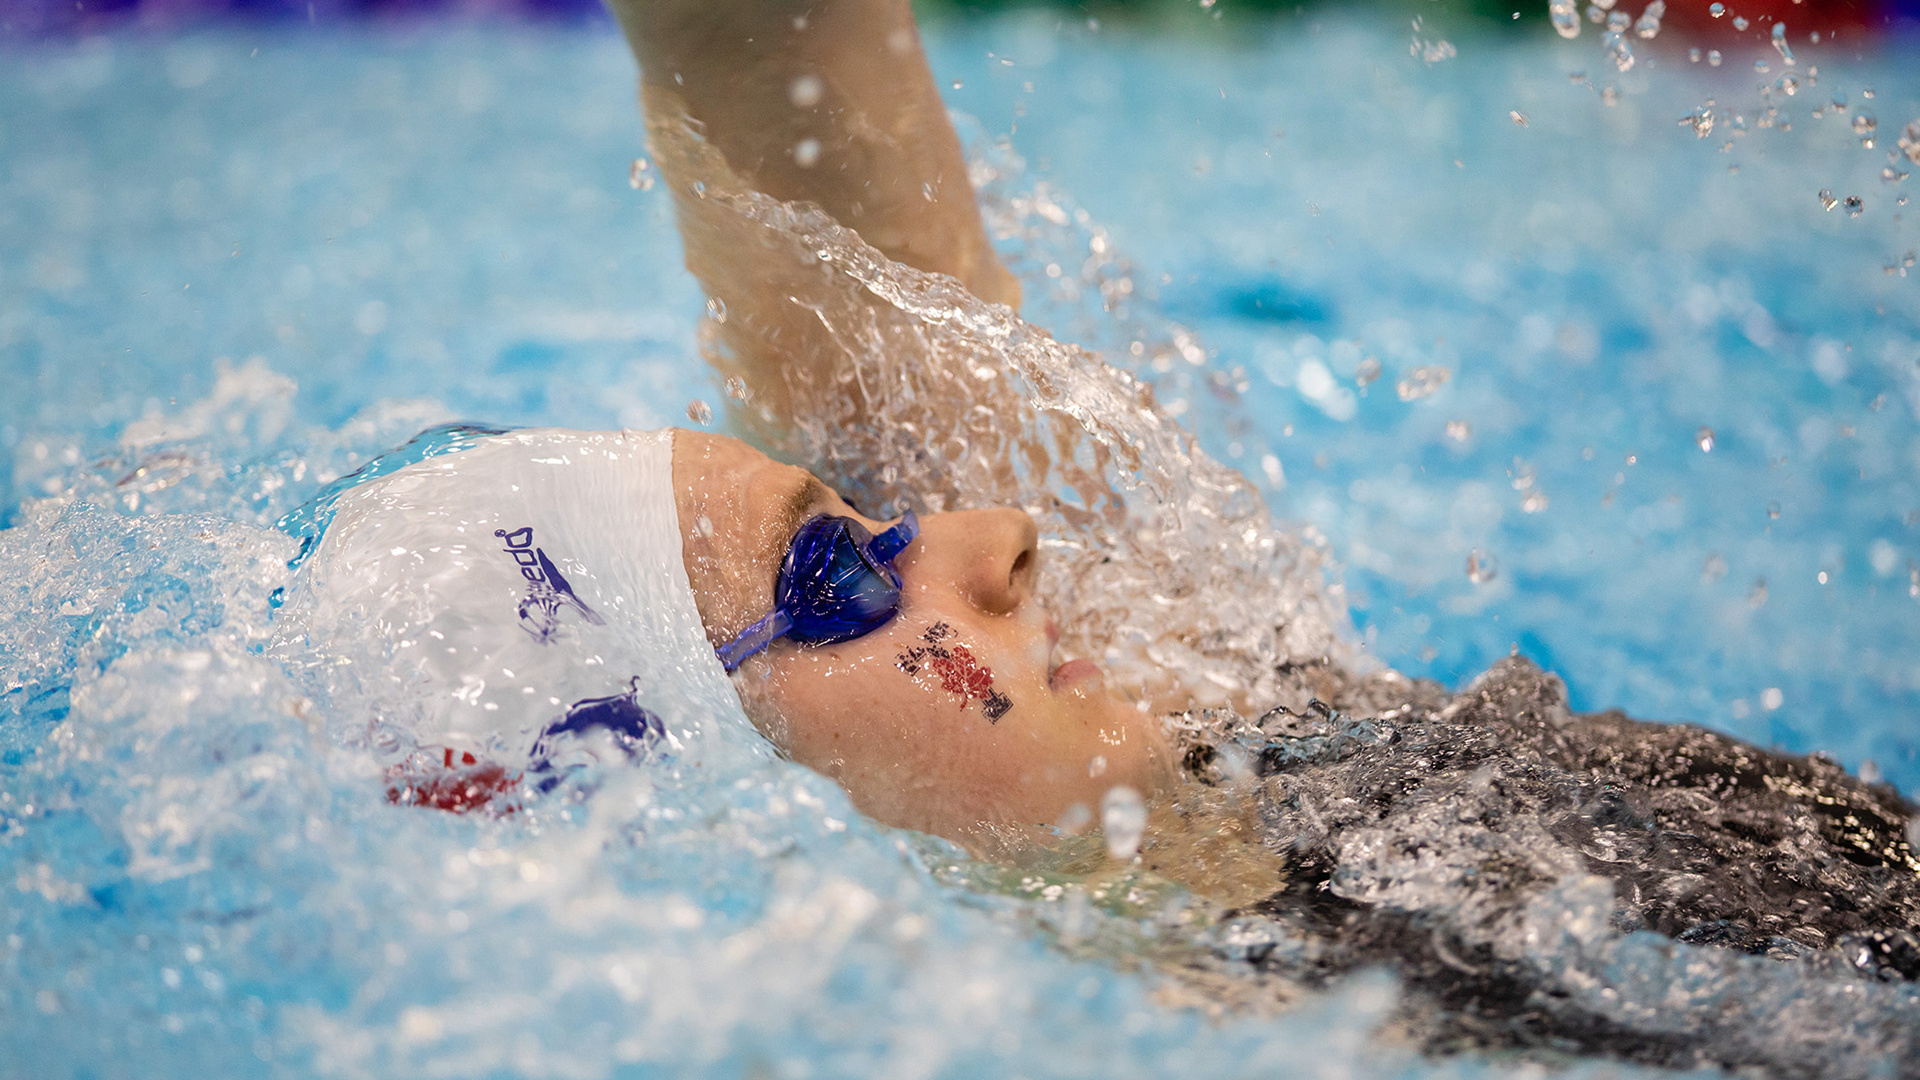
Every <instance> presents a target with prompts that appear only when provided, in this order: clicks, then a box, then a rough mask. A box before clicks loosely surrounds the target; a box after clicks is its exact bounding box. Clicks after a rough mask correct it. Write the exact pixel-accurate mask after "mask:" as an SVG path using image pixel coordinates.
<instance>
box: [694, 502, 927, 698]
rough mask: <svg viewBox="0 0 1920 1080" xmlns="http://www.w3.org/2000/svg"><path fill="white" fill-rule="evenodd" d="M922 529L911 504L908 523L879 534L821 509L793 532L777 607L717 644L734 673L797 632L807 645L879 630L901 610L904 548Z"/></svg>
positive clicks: (777, 589)
mask: <svg viewBox="0 0 1920 1080" xmlns="http://www.w3.org/2000/svg"><path fill="white" fill-rule="evenodd" d="M918 535H920V519H918V518H916V517H914V516H913V511H911V510H909V511H907V512H906V513H905V514H902V515H901V517H900V524H898V525H895V526H894V527H893V528H891V529H888V530H887V531H886V532H883V533H881V534H880V535H879V536H875V535H873V534H872V533H870V532H868V531H867V529H866V526H864V525H862V524H860V523H859V522H858V521H855V520H853V519H852V518H849V517H834V516H831V515H828V514H819V515H817V516H815V517H812V518H809V519H807V523H806V524H804V525H802V526H800V530H799V531H798V532H796V533H794V534H793V543H792V544H791V545H790V546H789V547H788V548H787V558H786V561H785V562H783V563H781V564H780V577H779V580H778V581H776V582H775V583H774V587H773V610H772V611H770V612H768V613H767V615H766V617H765V618H762V619H761V620H760V621H759V622H756V623H754V624H753V625H752V626H749V627H747V628H746V629H745V630H743V631H741V632H740V636H739V637H737V638H734V639H733V640H732V641H731V642H728V643H727V644H726V645H724V646H722V647H721V648H718V649H715V650H714V652H715V653H716V654H717V655H718V656H719V657H720V663H721V664H723V665H725V666H726V669H727V672H728V674H732V672H733V670H734V669H735V668H737V667H739V666H740V665H741V663H742V662H743V661H745V660H746V659H747V658H748V657H750V656H752V655H753V654H754V653H757V652H759V651H760V650H762V649H764V648H766V647H767V646H769V645H771V644H773V643H774V642H775V641H778V640H779V639H781V638H782V637H790V638H792V639H793V640H795V641H798V642H800V643H801V644H803V645H831V644H833V643H834V642H836V641H851V640H852V639H854V638H857V637H860V636H862V635H864V634H871V633H873V632H874V631H875V630H878V629H880V628H881V627H882V626H885V625H886V624H887V623H888V622H889V621H891V620H892V618H893V616H894V614H895V613H897V612H898V611H899V610H900V572H899V571H897V570H895V569H894V568H893V560H894V557H895V556H896V555H899V554H900V553H901V552H902V551H905V550H906V548H907V545H908V544H911V543H913V538H914V537H916V536H918Z"/></svg>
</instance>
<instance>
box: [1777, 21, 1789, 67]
mask: <svg viewBox="0 0 1920 1080" xmlns="http://www.w3.org/2000/svg"><path fill="white" fill-rule="evenodd" d="M1773 48H1774V51H1775V52H1778V53H1779V54H1780V60H1781V62H1782V63H1784V64H1786V65H1787V66H1788V67H1792V66H1793V50H1792V49H1790V48H1788V47H1787V24H1786V23H1774V24H1773Z"/></svg>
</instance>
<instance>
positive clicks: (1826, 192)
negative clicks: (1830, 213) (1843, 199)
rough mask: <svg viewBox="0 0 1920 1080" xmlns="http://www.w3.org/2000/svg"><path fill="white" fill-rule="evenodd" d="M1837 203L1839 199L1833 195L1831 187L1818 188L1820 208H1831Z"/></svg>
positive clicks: (1837, 204)
mask: <svg viewBox="0 0 1920 1080" xmlns="http://www.w3.org/2000/svg"><path fill="white" fill-rule="evenodd" d="M1839 205H1840V200H1839V199H1836V198H1834V197H1833V191H1832V190H1831V189H1828V188H1821V189H1820V209H1822V210H1831V209H1833V208H1834V207H1836V206H1839Z"/></svg>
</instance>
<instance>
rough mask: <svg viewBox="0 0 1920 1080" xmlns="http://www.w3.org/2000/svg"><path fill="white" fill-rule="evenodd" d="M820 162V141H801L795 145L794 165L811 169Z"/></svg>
mask: <svg viewBox="0 0 1920 1080" xmlns="http://www.w3.org/2000/svg"><path fill="white" fill-rule="evenodd" d="M819 161H820V140H819V139H801V140H800V141H799V142H797V143H794V144H793V163H794V164H795V165H798V166H800V167H801V168H803V169H811V168H813V167H814V166H815V165H816V164H818V163H819Z"/></svg>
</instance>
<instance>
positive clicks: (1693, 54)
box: [1687, 45, 1700, 64]
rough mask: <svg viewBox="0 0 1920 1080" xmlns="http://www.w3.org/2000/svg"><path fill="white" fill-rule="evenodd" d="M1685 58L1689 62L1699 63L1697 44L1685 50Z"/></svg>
mask: <svg viewBox="0 0 1920 1080" xmlns="http://www.w3.org/2000/svg"><path fill="white" fill-rule="evenodd" d="M1687 60H1688V62H1690V63H1695V64H1697V63H1699V62H1700V47H1699V46H1697V45H1696V46H1694V47H1693V48H1691V49H1688V50H1687Z"/></svg>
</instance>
